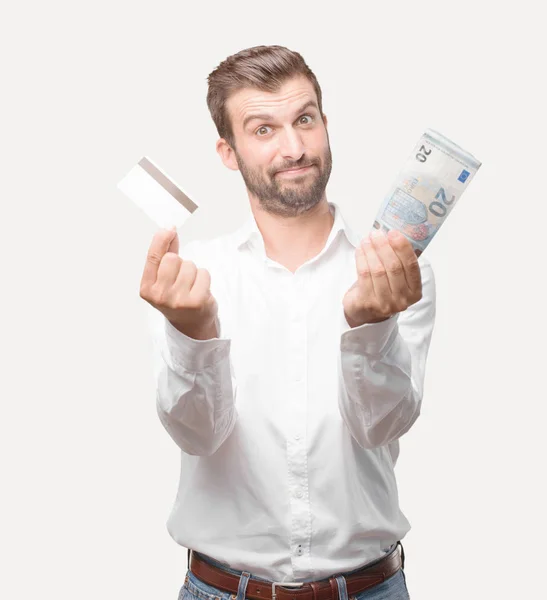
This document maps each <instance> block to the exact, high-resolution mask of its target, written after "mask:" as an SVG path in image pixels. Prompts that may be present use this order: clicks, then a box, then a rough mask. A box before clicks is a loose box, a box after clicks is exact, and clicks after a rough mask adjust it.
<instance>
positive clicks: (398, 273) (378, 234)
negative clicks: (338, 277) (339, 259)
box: [343, 230, 422, 327]
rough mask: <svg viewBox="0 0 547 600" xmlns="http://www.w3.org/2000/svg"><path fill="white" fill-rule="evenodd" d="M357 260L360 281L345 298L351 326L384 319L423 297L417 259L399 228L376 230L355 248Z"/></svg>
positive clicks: (347, 315)
mask: <svg viewBox="0 0 547 600" xmlns="http://www.w3.org/2000/svg"><path fill="white" fill-rule="evenodd" d="M355 262H356V267H357V281H356V282H355V283H354V284H353V285H352V286H351V288H350V289H349V290H348V291H347V292H346V294H345V296H344V301H343V304H344V313H345V315H346V320H347V321H348V324H349V325H350V327H358V326H359V325H364V324H365V323H379V322H380V321H385V320H386V319H389V317H391V316H392V315H394V314H395V313H398V312H402V311H403V310H406V309H407V308H408V307H409V306H411V305H412V304H415V303H416V302H418V300H420V299H421V297H422V278H421V273H420V265H419V264H418V258H417V257H416V254H415V252H414V249H413V247H412V244H411V243H410V242H409V241H408V240H407V239H406V237H405V236H404V235H403V234H402V233H400V232H399V231H396V230H392V231H390V232H389V234H388V235H386V234H385V233H384V232H383V231H382V230H375V231H373V233H372V234H371V235H369V236H367V237H366V238H364V239H363V240H362V241H361V244H360V246H359V247H358V248H356V250H355Z"/></svg>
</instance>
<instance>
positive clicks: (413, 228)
mask: <svg viewBox="0 0 547 600" xmlns="http://www.w3.org/2000/svg"><path fill="white" fill-rule="evenodd" d="M481 164H482V163H480V162H479V161H478V160H477V159H476V158H475V157H474V156H473V155H471V154H470V153H469V152H467V151H466V150H463V148H460V147H459V146H457V145H456V144H455V143H454V142H452V141H451V140H449V139H448V138H446V137H445V136H443V135H441V134H440V133H438V132H437V131H434V130H433V129H427V130H426V131H425V133H424V134H423V135H422V137H421V138H420V139H419V140H418V143H417V144H416V146H415V148H414V150H413V151H412V153H411V154H410V156H409V157H408V159H407V160H406V162H405V164H404V165H403V168H402V170H401V171H400V172H399V174H398V176H397V178H396V180H395V182H394V183H393V185H392V186H391V188H390V190H389V192H388V194H387V196H386V197H385V199H384V202H383V203H382V205H381V207H380V210H379V211H378V214H377V215H376V219H375V221H374V228H376V229H380V228H382V229H383V230H384V231H389V230H390V229H398V230H399V231H400V232H401V233H403V234H404V235H405V236H406V237H407V239H408V240H410V242H411V244H412V246H413V247H414V250H415V252H416V254H417V255H418V256H419V255H420V254H421V253H422V252H423V251H424V250H425V249H426V247H427V245H428V244H429V243H430V242H431V240H432V239H433V237H434V236H435V234H436V233H437V231H438V230H439V229H440V227H441V225H442V224H443V223H444V221H445V219H446V218H447V217H448V215H449V214H450V212H451V211H452V210H453V209H454V206H456V203H457V201H458V199H459V198H460V196H461V195H462V193H463V192H464V191H465V189H466V188H467V186H468V185H469V183H470V182H471V180H472V179H473V177H474V176H475V173H476V172H477V171H478V169H479V167H480V166H481Z"/></svg>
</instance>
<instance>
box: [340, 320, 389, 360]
mask: <svg viewBox="0 0 547 600" xmlns="http://www.w3.org/2000/svg"><path fill="white" fill-rule="evenodd" d="M399 314H400V313H396V314H394V315H391V317H389V319H386V320H385V321H380V322H379V323H365V324H364V325H359V326H358V327H353V328H352V327H350V325H349V323H348V321H347V319H346V316H345V314H344V310H343V309H342V319H343V323H342V325H343V331H342V336H341V340H340V349H341V350H342V351H343V352H351V353H354V354H367V355H371V354H376V355H378V354H383V353H384V352H385V351H386V350H387V349H388V348H389V347H390V346H391V343H392V342H393V340H394V339H395V337H396V336H397V333H398V327H397V321H398V319H399Z"/></svg>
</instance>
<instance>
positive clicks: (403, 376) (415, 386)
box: [339, 256, 436, 448]
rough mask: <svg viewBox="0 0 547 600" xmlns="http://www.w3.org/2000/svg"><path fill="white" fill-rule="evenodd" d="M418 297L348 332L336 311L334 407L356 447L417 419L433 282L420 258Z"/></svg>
mask: <svg viewBox="0 0 547 600" xmlns="http://www.w3.org/2000/svg"><path fill="white" fill-rule="evenodd" d="M419 262H420V271H421V276H422V298H421V299H420V300H419V301H418V302H416V303H415V304H413V305H412V306H409V307H408V308H407V309H406V310H405V311H403V312H401V313H398V314H397V315H394V316H392V317H390V318H389V319H387V320H386V321H381V322H380V323H370V324H365V325H361V326H359V327H354V328H351V327H350V326H349V324H348V322H347V320H346V318H345V315H344V311H343V308H342V311H341V312H342V319H343V332H342V335H341V341H340V355H339V358H340V362H339V374H340V377H339V408H340V412H341V415H342V418H343V420H344V421H345V423H346V425H347V427H348V429H349V430H350V432H351V435H352V436H353V438H354V439H355V441H356V442H357V443H358V444H359V445H360V446H361V447H362V448H375V447H378V446H383V445H384V444H389V443H391V442H394V441H395V440H397V439H398V438H400V437H401V436H402V435H403V434H404V433H406V432H407V431H408V430H409V429H410V427H412V425H413V424H414V422H415V421H416V419H417V418H418V416H419V414H420V409H421V404H422V397H423V392H424V379H425V368H426V360H427V354H428V351H429V345H430V341H431V336H432V333H433V327H434V322H435V300H436V292H435V277H434V273H433V269H432V267H431V264H430V263H429V261H428V260H427V259H426V258H424V257H423V256H422V257H421V258H420V261H419Z"/></svg>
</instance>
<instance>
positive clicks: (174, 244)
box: [167, 225, 179, 254]
mask: <svg viewBox="0 0 547 600" xmlns="http://www.w3.org/2000/svg"><path fill="white" fill-rule="evenodd" d="M168 231H169V232H170V233H171V234H172V235H173V237H172V238H171V242H170V244H169V249H168V250H167V252H174V253H175V254H178V253H179V236H178V233H177V228H176V226H175V225H173V226H172V227H170V228H169V229H168Z"/></svg>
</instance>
